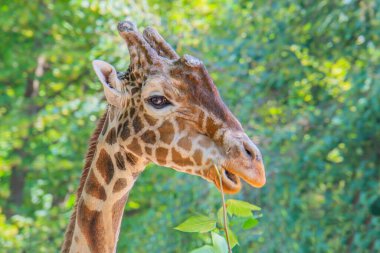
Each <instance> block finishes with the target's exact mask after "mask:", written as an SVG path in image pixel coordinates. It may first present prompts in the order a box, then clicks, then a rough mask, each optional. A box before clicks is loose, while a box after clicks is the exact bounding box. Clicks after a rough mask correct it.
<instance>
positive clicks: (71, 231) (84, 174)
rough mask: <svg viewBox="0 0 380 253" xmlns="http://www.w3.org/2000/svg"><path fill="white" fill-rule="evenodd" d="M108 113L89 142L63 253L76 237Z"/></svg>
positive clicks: (98, 124) (100, 121)
mask: <svg viewBox="0 0 380 253" xmlns="http://www.w3.org/2000/svg"><path fill="white" fill-rule="evenodd" d="M107 112H108V110H107V111H106V112H105V113H104V114H103V116H102V117H101V118H100V119H99V121H98V123H97V126H96V128H95V131H94V132H93V133H92V135H91V138H90V140H89V142H88V144H89V145H88V150H87V153H86V158H85V163H84V167H83V170H82V175H81V178H80V183H79V187H78V190H77V193H76V200H75V205H74V211H73V213H72V214H71V217H70V225H69V226H68V227H67V230H66V233H65V241H64V242H63V244H62V253H68V252H69V251H70V246H71V242H72V240H73V236H74V228H75V218H76V214H77V205H78V199H79V197H80V196H81V194H82V191H83V187H84V183H85V182H86V179H87V176H88V173H89V171H90V167H91V163H92V160H93V158H94V155H95V151H96V145H97V143H98V138H99V135H100V133H101V132H102V129H103V126H104V122H105V121H106V118H107Z"/></svg>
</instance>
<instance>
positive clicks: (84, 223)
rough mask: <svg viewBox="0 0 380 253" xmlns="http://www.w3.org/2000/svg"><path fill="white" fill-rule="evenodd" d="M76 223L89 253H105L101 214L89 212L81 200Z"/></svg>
mask: <svg viewBox="0 0 380 253" xmlns="http://www.w3.org/2000/svg"><path fill="white" fill-rule="evenodd" d="M77 222H78V225H79V227H80V229H81V231H82V233H83V235H84V237H85V239H86V241H87V244H88V247H89V248H90V250H91V252H106V238H105V228H104V222H103V219H102V213H101V212H98V211H92V210H90V209H89V208H88V207H87V206H86V204H85V203H84V200H83V199H82V200H80V202H79V204H78V218H77Z"/></svg>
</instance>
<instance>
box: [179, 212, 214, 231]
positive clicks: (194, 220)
mask: <svg viewBox="0 0 380 253" xmlns="http://www.w3.org/2000/svg"><path fill="white" fill-rule="evenodd" d="M215 227H216V221H215V219H212V218H209V217H207V216H203V215H197V216H191V217H190V218H188V219H187V220H185V221H184V222H183V223H181V224H179V225H178V226H177V227H175V228H174V229H176V230H179V231H182V232H198V233H205V232H209V231H211V230H213V229H214V228H215Z"/></svg>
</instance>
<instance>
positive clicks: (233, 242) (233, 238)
mask: <svg viewBox="0 0 380 253" xmlns="http://www.w3.org/2000/svg"><path fill="white" fill-rule="evenodd" d="M227 230H228V240H229V241H230V246H231V249H232V248H233V247H235V246H236V245H239V241H238V239H237V237H236V235H235V233H234V232H233V231H232V230H231V229H230V228H229V227H227Z"/></svg>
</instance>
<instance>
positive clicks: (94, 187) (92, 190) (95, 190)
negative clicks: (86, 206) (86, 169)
mask: <svg viewBox="0 0 380 253" xmlns="http://www.w3.org/2000/svg"><path fill="white" fill-rule="evenodd" d="M85 191H86V193H88V194H90V195H91V196H93V197H95V198H97V199H101V200H106V199H107V194H106V191H105V190H104V187H103V186H102V185H101V184H100V183H99V182H98V180H97V179H96V176H95V173H94V172H93V171H91V172H90V174H89V175H88V178H87V180H86V187H85Z"/></svg>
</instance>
